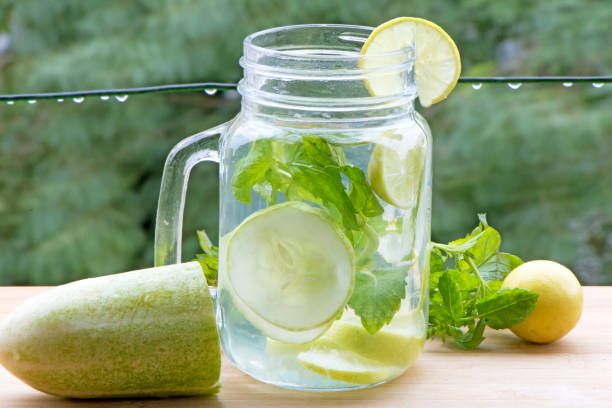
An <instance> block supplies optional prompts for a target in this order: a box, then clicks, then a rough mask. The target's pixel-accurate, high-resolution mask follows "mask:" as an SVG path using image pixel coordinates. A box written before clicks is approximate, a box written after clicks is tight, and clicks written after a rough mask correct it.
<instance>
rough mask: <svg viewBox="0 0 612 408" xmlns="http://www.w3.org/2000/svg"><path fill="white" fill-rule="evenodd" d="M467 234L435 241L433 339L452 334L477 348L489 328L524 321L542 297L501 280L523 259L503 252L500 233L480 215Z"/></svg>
mask: <svg viewBox="0 0 612 408" xmlns="http://www.w3.org/2000/svg"><path fill="white" fill-rule="evenodd" d="M478 218H479V220H480V222H479V224H478V226H477V227H476V228H474V230H473V231H472V232H471V233H469V234H468V235H467V236H465V238H461V239H458V240H455V241H451V242H449V243H448V244H438V243H432V244H431V247H432V249H431V253H430V256H431V259H430V282H429V297H430V304H429V327H428V330H427V336H428V337H435V336H440V337H441V338H442V341H445V340H446V337H451V338H452V339H453V341H454V343H455V345H456V346H457V347H459V348H461V349H475V348H477V347H478V345H480V343H481V342H482V341H483V340H484V336H483V334H484V329H485V326H489V327H491V328H493V329H505V328H509V327H511V326H514V325H515V324H517V323H520V322H522V321H523V320H524V319H525V318H526V317H527V316H529V314H530V313H531V312H532V310H533V309H534V308H535V304H536V301H537V298H538V295H536V294H535V293H533V292H530V291H528V290H525V289H502V288H501V286H502V281H503V279H504V278H505V277H506V275H508V273H510V271H512V270H513V269H514V268H516V267H517V266H519V265H520V264H522V263H523V261H521V259H520V258H519V257H517V256H515V255H511V254H508V253H505V252H499V247H500V245H501V236H500V235H499V232H497V231H496V230H495V229H494V228H492V227H491V226H489V225H488V224H487V220H486V217H485V215H484V214H479V215H478Z"/></svg>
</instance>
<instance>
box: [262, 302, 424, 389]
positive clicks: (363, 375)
mask: <svg viewBox="0 0 612 408" xmlns="http://www.w3.org/2000/svg"><path fill="white" fill-rule="evenodd" d="M424 339H425V320H424V319H423V314H422V312H421V311H418V310H415V311H412V312H409V313H405V314H399V313H398V314H397V315H396V316H395V317H394V318H393V321H392V322H391V323H390V324H389V325H387V326H385V327H384V328H382V329H381V330H380V331H378V332H377V333H376V334H373V335H372V334H369V333H368V332H367V331H366V330H365V329H364V328H363V326H362V325H361V322H360V320H359V318H358V317H356V316H354V315H351V314H349V313H348V312H346V313H345V315H344V316H343V317H342V319H340V320H338V321H336V322H334V323H333V324H332V326H331V327H330V329H329V330H327V331H326V332H325V333H324V334H323V335H322V336H321V337H319V338H318V339H317V340H315V341H313V342H312V343H311V344H310V346H309V347H308V349H307V350H304V351H301V352H299V353H298V355H297V360H298V361H299V362H300V363H301V364H302V365H303V366H304V367H306V368H308V369H310V370H312V371H314V372H316V373H318V374H320V375H322V376H324V377H327V378H330V379H333V380H337V381H344V382H347V383H352V384H375V383H378V382H382V381H387V380H390V379H393V378H395V377H397V376H399V375H400V374H402V373H403V372H404V371H405V370H406V369H407V368H408V367H410V366H411V365H412V363H414V361H415V360H416V359H417V357H418V356H419V354H420V353H421V350H422V349H423V343H424ZM302 347H305V346H302ZM270 348H271V347H270Z"/></svg>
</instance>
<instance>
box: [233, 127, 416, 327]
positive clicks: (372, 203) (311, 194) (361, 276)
mask: <svg viewBox="0 0 612 408" xmlns="http://www.w3.org/2000/svg"><path fill="white" fill-rule="evenodd" d="M232 191H233V192H234V196H235V197H236V199H237V200H238V201H241V202H243V203H245V204H250V203H251V199H252V191H254V192H255V193H256V194H258V195H259V196H260V197H262V198H263V199H264V200H265V201H266V203H267V204H268V205H273V204H275V203H276V202H277V200H278V199H279V194H282V195H284V198H285V199H286V200H299V201H306V202H310V203H313V204H316V205H318V206H320V207H322V208H324V209H326V210H327V212H328V213H329V214H330V215H331V216H332V217H333V218H334V219H335V220H336V222H337V223H338V225H339V226H340V227H341V228H342V230H343V232H344V233H345V235H346V236H347V238H348V239H349V241H350V242H351V244H352V246H353V249H354V251H355V258H356V264H357V273H356V279H355V287H354V290H353V294H352V296H351V298H350V299H349V302H348V305H349V307H351V308H352V309H353V310H354V311H355V314H357V315H358V316H359V317H360V318H361V322H362V325H363V327H364V328H365V329H366V330H367V331H368V332H369V333H370V334H374V333H376V332H377V331H378V330H380V328H382V327H383V326H384V325H385V324H386V323H389V322H390V321H391V319H392V318H393V316H394V315H395V313H396V312H397V311H398V310H399V307H400V303H401V301H402V299H404V297H405V296H406V291H405V286H406V282H405V278H406V276H407V274H408V269H409V266H401V267H390V268H374V267H373V264H374V263H375V262H372V259H371V258H372V255H374V253H376V250H377V248H378V234H377V233H376V231H375V230H374V228H373V227H372V226H371V225H370V224H371V223H375V222H376V220H377V219H378V218H380V215H381V214H382V213H383V208H382V206H381V205H380V203H379V202H378V199H377V198H376V196H375V195H374V193H373V191H372V188H371V187H370V185H369V184H368V182H367V179H366V175H365V174H364V172H363V170H362V169H360V168H359V167H356V166H353V165H351V164H349V163H348V161H347V160H346V157H345V155H344V151H343V150H342V149H341V148H339V147H336V146H333V145H330V144H329V143H327V142H326V141H325V140H324V139H323V138H320V137H313V136H303V137H302V138H301V139H300V140H299V141H292V142H284V141H283V142H281V141H276V140H271V139H260V140H257V141H255V142H254V143H253V144H252V145H251V149H250V150H249V153H248V154H247V155H246V156H244V157H243V158H242V159H240V160H239V161H238V163H237V164H236V170H235V172H234V175H233V177H232Z"/></svg>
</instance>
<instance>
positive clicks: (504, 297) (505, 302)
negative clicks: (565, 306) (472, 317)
mask: <svg viewBox="0 0 612 408" xmlns="http://www.w3.org/2000/svg"><path fill="white" fill-rule="evenodd" d="M537 299H538V295H536V294H535V293H533V292H530V291H528V290H525V289H519V288H516V289H501V290H499V291H498V292H495V293H492V294H490V295H489V296H487V297H486V298H484V299H480V300H479V301H478V302H476V311H477V312H478V317H479V318H481V319H483V318H484V319H486V322H487V325H488V326H489V327H491V328H493V329H506V328H508V327H512V326H514V325H515V324H517V323H520V322H522V321H523V320H524V319H525V318H526V317H527V316H529V314H530V313H531V312H532V311H533V309H534V308H535V303H536V300H537Z"/></svg>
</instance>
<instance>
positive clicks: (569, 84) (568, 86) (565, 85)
mask: <svg viewBox="0 0 612 408" xmlns="http://www.w3.org/2000/svg"><path fill="white" fill-rule="evenodd" d="M562 85H563V86H564V87H566V88H570V87H571V86H573V85H574V83H573V82H564V83H563V84H562Z"/></svg>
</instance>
